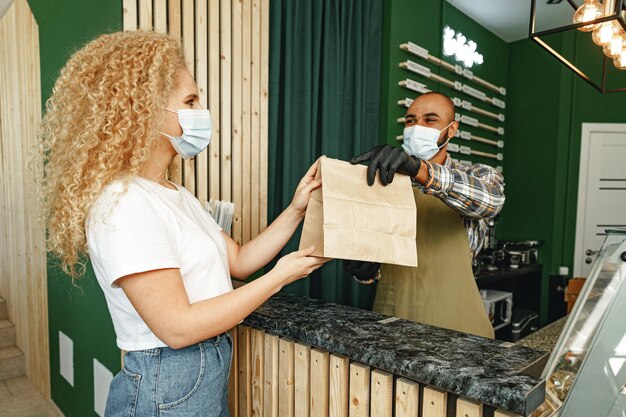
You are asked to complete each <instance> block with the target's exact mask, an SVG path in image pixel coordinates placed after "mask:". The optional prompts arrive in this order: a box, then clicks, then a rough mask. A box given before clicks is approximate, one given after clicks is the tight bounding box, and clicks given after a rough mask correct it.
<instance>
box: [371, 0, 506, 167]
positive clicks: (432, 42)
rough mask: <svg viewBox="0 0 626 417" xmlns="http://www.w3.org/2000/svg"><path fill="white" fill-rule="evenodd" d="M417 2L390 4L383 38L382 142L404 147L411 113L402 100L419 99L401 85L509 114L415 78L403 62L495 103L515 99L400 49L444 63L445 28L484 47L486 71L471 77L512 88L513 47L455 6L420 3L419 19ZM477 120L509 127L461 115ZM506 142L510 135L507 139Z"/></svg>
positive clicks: (436, 0) (441, 1)
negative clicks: (405, 121)
mask: <svg viewBox="0 0 626 417" xmlns="http://www.w3.org/2000/svg"><path fill="white" fill-rule="evenodd" d="M416 3H417V2H415V1H414V0H391V1H387V2H385V22H384V29H383V30H384V32H383V69H382V77H383V80H382V94H381V97H382V99H383V103H382V105H381V109H382V110H381V130H380V132H381V140H382V141H383V142H387V143H392V144H398V143H399V142H398V141H397V140H396V139H395V138H396V136H398V135H401V134H402V130H403V126H402V125H401V124H399V123H397V122H396V119H397V118H398V117H402V116H404V115H405V113H406V108H404V107H402V106H400V105H398V104H397V102H398V100H399V99H401V98H404V97H408V98H415V97H416V96H417V95H419V93H415V92H412V91H410V90H407V89H405V88H403V87H400V86H399V85H398V82H399V81H400V80H403V79H405V78H410V79H412V80H415V81H417V82H420V83H423V84H426V86H427V88H428V89H430V90H432V91H440V92H442V93H445V94H448V95H450V96H452V97H454V96H457V97H459V98H461V99H466V100H469V101H471V102H472V103H473V104H474V105H476V106H478V107H481V108H483V109H485V110H489V111H491V112H494V113H504V110H503V109H500V108H498V107H494V106H492V105H490V104H487V103H483V102H480V101H479V100H477V99H474V98H472V97H469V96H466V95H464V94H463V93H461V92H456V91H454V90H452V89H450V88H449V87H447V86H445V85H442V84H440V83H438V82H435V81H433V80H431V79H428V78H425V77H422V76H420V75H418V74H414V73H412V72H409V71H407V70H405V69H402V68H399V67H398V64H399V63H400V62H401V61H404V60H406V59H410V60H412V61H414V62H416V63H418V64H420V65H424V66H427V67H429V68H430V70H431V72H433V73H435V74H439V75H441V76H443V77H445V78H447V79H450V80H452V81H461V82H463V83H465V84H467V85H469V86H472V87H474V88H476V89H478V90H481V91H483V92H485V93H486V94H487V96H489V97H496V98H498V99H501V100H503V101H506V102H507V105H508V103H509V100H510V97H508V96H501V95H499V94H497V93H495V92H492V91H490V90H487V89H486V88H484V87H482V86H480V85H478V84H476V83H473V82H472V81H469V80H467V79H465V78H463V77H462V76H458V75H456V74H454V73H451V72H450V71H448V70H445V69H443V68H441V67H439V66H437V65H434V64H431V63H430V62H428V61H426V60H424V59H422V58H420V57H415V56H413V55H411V54H409V53H408V52H406V51H403V50H401V49H400V48H399V45H400V44H402V43H405V42H407V41H411V42H413V43H415V44H417V45H419V46H421V47H423V48H426V49H428V51H429V53H430V54H431V55H434V56H436V57H443V54H442V45H443V28H444V27H445V26H450V27H451V28H452V29H454V30H455V31H457V32H461V33H463V34H464V35H465V36H466V37H467V38H469V39H471V40H473V41H475V42H476V43H477V44H478V48H477V51H478V52H480V53H481V54H482V55H483V57H484V63H483V64H482V65H474V66H473V67H472V68H471V71H472V72H473V73H474V75H475V76H478V77H480V78H483V79H485V80H486V81H489V82H491V83H493V84H495V85H498V86H502V87H506V84H507V75H508V73H507V69H508V45H507V43H506V42H504V41H503V40H502V39H500V38H499V37H497V36H496V35H494V34H493V33H491V32H489V31H488V30H486V29H485V28H483V27H482V26H480V25H478V24H477V23H476V22H474V21H473V20H471V19H470V18H468V17H467V16H466V15H465V14H463V13H462V12H460V11H459V10H458V9H456V8H455V7H454V6H451V5H450V4H449V3H447V2H446V1H445V0H431V1H420V2H419V13H418V12H417V10H416V9H417V8H416ZM444 59H445V60H446V61H448V62H450V63H452V64H456V62H455V61H454V60H453V58H452V57H444ZM460 113H461V114H466V115H468V116H471V117H476V118H478V119H479V121H481V122H484V123H487V124H490V125H492V126H500V127H505V129H506V126H505V123H502V122H499V121H497V120H493V119H489V118H486V117H484V116H481V115H477V114H476V113H472V112H468V111H463V110H462V111H460ZM461 129H462V130H465V131H469V132H471V133H472V134H476V135H479V136H482V137H486V138H489V139H493V140H500V139H503V137H502V136H499V135H498V134H495V133H491V132H487V131H485V130H482V129H477V128H473V127H469V126H467V125H461ZM504 140H505V141H506V135H505V136H504ZM452 143H457V144H459V145H468V146H470V147H471V148H472V149H476V150H479V151H484V152H491V153H497V152H501V150H499V149H498V148H495V147H493V146H490V145H485V144H482V143H478V142H468V141H465V140H462V139H457V138H455V139H453V140H452ZM453 157H455V158H458V159H466V160H471V161H473V162H481V163H488V164H491V165H494V166H495V165H503V164H502V162H497V161H494V160H491V159H486V158H483V157H479V156H467V155H460V154H456V155H453Z"/></svg>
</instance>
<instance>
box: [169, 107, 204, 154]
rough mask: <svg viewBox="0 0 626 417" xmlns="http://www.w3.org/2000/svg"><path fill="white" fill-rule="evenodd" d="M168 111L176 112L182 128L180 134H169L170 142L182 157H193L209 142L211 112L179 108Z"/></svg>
mask: <svg viewBox="0 0 626 417" xmlns="http://www.w3.org/2000/svg"><path fill="white" fill-rule="evenodd" d="M165 110H167V111H169V112H172V113H176V114H178V123H179V124H180V127H182V128H183V135H182V136H170V135H168V134H167V133H164V132H161V133H163V134H164V135H165V136H167V137H168V138H169V139H170V143H171V144H172V146H173V147H174V149H175V150H176V152H178V154H179V155H180V156H181V157H182V158H183V159H189V158H193V157H194V156H196V155H198V154H199V153H200V152H202V151H203V150H205V149H206V148H207V146H209V143H211V132H212V131H213V126H212V124H211V113H210V112H209V111H208V110H205V109H179V110H177V111H173V110H170V109H165Z"/></svg>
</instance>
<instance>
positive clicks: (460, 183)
mask: <svg viewBox="0 0 626 417" xmlns="http://www.w3.org/2000/svg"><path fill="white" fill-rule="evenodd" d="M423 162H425V163H426V166H427V167H428V173H429V178H428V181H427V182H426V184H424V185H422V184H419V183H415V184H416V185H417V186H418V187H419V188H420V189H421V190H422V191H424V192H425V193H426V194H430V195H434V196H436V197H438V198H439V199H441V201H443V202H444V203H446V204H447V205H448V206H450V207H452V208H453V209H454V210H456V211H457V213H459V214H460V215H461V217H462V218H463V221H464V223H465V228H466V229H467V236H468V239H469V245H470V250H471V252H472V256H474V257H476V255H478V253H479V252H480V250H481V249H482V246H483V242H484V240H485V236H486V234H487V221H486V219H489V218H491V217H494V216H496V215H497V214H498V213H499V212H500V210H501V209H502V206H503V205H504V177H502V174H500V173H499V172H498V171H496V170H495V169H494V168H492V167H490V166H489V165H484V164H473V165H471V166H465V165H461V164H458V163H456V162H453V161H452V159H451V158H450V155H448V157H447V158H446V162H445V163H444V164H443V165H439V164H435V163H432V162H429V161H423Z"/></svg>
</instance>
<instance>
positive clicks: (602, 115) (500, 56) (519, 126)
mask: <svg viewBox="0 0 626 417" xmlns="http://www.w3.org/2000/svg"><path fill="white" fill-rule="evenodd" d="M468 1H469V0H468ZM416 3H417V2H415V1H412V0H390V1H388V2H386V3H385V6H386V10H385V27H384V35H383V36H384V44H383V69H382V74H383V82H382V94H381V97H382V99H383V103H382V106H381V109H382V111H381V141H383V142H387V143H394V144H397V143H398V142H397V141H396V140H395V137H396V136H397V135H399V134H401V132H402V126H401V125H399V124H398V123H397V122H396V119H397V118H398V117H401V116H403V115H404V114H405V111H406V110H405V109H404V108H403V107H401V106H399V105H398V104H397V100H398V98H399V97H404V96H406V97H411V94H413V97H414V96H416V95H418V94H417V93H411V92H409V91H408V90H405V89H403V88H402V87H399V86H398V85H397V83H398V81H399V80H401V79H403V78H406V77H409V78H411V79H414V80H415V81H418V82H422V83H425V84H426V85H427V86H428V88H429V89H431V90H434V91H441V92H444V93H447V94H450V93H452V95H457V96H459V97H461V98H467V99H469V100H470V101H472V102H473V103H474V104H475V105H478V106H480V107H483V108H485V109H487V110H491V111H494V112H496V113H505V115H506V122H505V123H504V124H500V126H504V127H505V135H504V139H503V140H504V142H505V147H504V149H503V151H502V152H503V154H504V161H502V162H500V163H497V162H496V163H494V161H493V160H487V159H484V158H480V157H466V156H461V157H459V156H458V155H457V154H453V155H452V156H453V157H457V158H459V159H469V160H472V161H474V162H481V163H489V164H491V165H496V164H499V165H502V167H503V168H504V178H505V183H506V187H505V193H506V203H505V205H504V208H503V210H502V214H501V216H500V219H499V223H498V227H497V234H498V237H499V238H500V239H507V240H508V239H514V240H523V239H541V240H545V242H546V244H545V246H544V247H543V248H541V252H540V256H541V262H542V263H543V264H544V274H543V286H542V294H541V299H542V311H541V313H542V315H541V322H542V324H546V321H547V303H548V276H549V275H553V274H557V273H558V268H559V266H567V267H569V269H570V271H572V269H573V252H574V241H575V233H576V230H575V227H576V204H577V194H578V169H579V160H580V134H581V126H582V123H584V122H606V123H611V122H619V123H624V122H626V112H625V111H624V105H625V104H626V93H613V94H604V95H603V94H600V93H599V92H597V91H596V90H595V89H593V88H592V87H591V86H590V85H589V84H587V83H586V82H585V81H583V80H582V79H581V78H580V77H578V76H575V75H574V74H573V72H572V71H571V70H569V69H568V68H566V67H565V66H564V65H563V64H561V63H560V62H558V61H557V60H556V59H555V58H554V57H552V56H551V55H550V54H549V53H548V52H547V51H545V50H544V49H543V48H541V47H540V46H539V45H537V44H536V43H534V42H533V41H531V40H529V39H524V40H521V41H518V42H513V43H510V44H507V43H506V42H504V41H502V40H501V39H500V38H499V37H497V36H496V35H494V34H493V33H491V32H489V31H488V30H486V29H485V28H483V27H482V26H480V25H478V24H477V23H476V22H474V21H473V20H471V19H470V18H468V17H467V16H465V15H464V14H463V13H461V12H460V11H459V10H457V9H456V8H454V7H453V6H451V5H450V4H448V3H447V2H445V0H433V1H428V2H427V1H420V2H419V12H417V9H416ZM529 12H530V11H529ZM445 25H449V26H450V27H452V28H453V29H455V30H457V31H461V32H462V33H463V34H464V35H466V36H467V37H468V38H470V39H472V40H474V41H476V43H477V44H478V51H479V52H481V53H482V54H483V55H484V58H485V62H484V64H482V65H480V66H478V67H476V66H475V67H473V68H472V69H471V70H472V71H473V72H474V74H475V75H476V76H479V77H481V78H484V79H485V80H487V81H490V82H492V83H494V84H496V85H501V86H504V87H506V88H507V95H506V98H503V99H504V100H505V101H506V111H503V110H500V109H497V108H494V107H490V106H489V105H485V104H483V103H479V102H478V100H476V99H472V98H469V97H467V96H464V95H463V94H460V93H455V92H453V91H450V89H448V88H447V87H445V86H440V85H439V83H436V82H433V81H430V80H427V79H426V78H423V77H420V76H419V75H416V74H411V73H410V72H408V71H406V70H403V69H400V68H398V63H399V62H400V61H402V60H405V59H407V58H408V59H411V60H413V61H415V62H417V63H419V64H422V65H426V66H428V67H429V68H430V69H431V71H433V72H434V73H437V74H440V75H442V76H444V77H446V78H450V79H457V80H459V81H462V82H465V83H466V84H468V85H471V86H476V85H475V84H473V83H472V82H468V81H465V80H464V79H463V78H460V77H457V78H454V77H453V76H452V75H451V73H450V72H448V71H446V70H443V69H440V68H439V67H438V66H435V65H430V64H427V63H426V61H424V60H422V59H421V58H418V57H412V56H411V55H409V54H408V53H406V52H404V51H402V50H400V49H399V47H398V46H399V44H401V43H403V42H406V41H407V40H410V41H412V42H414V43H416V44H418V45H420V46H422V47H424V48H426V49H428V50H429V52H430V53H431V54H432V55H434V56H437V57H442V53H441V49H442V31H443V27H444V26H445ZM588 37H589V34H583V33H579V32H576V31H573V32H571V33H566V34H563V35H561V34H559V35H553V36H552V37H551V38H550V41H551V42H552V43H551V44H552V45H553V46H555V47H556V48H557V49H558V50H560V51H561V52H562V53H563V54H564V55H565V56H566V57H568V58H569V59H572V60H574V61H575V62H576V63H577V64H579V65H581V66H582V68H583V70H584V71H589V73H590V74H594V75H597V73H593V72H592V70H594V69H595V70H597V67H598V65H589V62H591V63H592V64H593V63H596V62H599V58H600V56H601V55H600V54H601V52H600V49H599V48H598V47H596V46H595V45H593V44H592V43H591V42H589V40H588ZM595 59H598V61H596V60H595ZM448 61H449V62H452V61H451V60H448ZM622 75H625V74H622ZM621 81H623V83H622V84H621V85H622V86H623V85H626V76H625V77H623V78H621ZM613 87H615V84H613ZM479 89H480V90H482V91H485V92H486V93H487V95H489V96H495V97H498V98H502V97H500V96H498V95H497V94H494V93H492V92H489V91H488V90H486V89H484V88H479ZM464 113H465V114H468V115H469V116H472V117H477V118H478V119H479V120H481V121H484V122H485V123H490V124H494V125H497V123H494V122H493V121H490V120H488V119H484V118H481V116H476V115H475V114H472V113H471V112H464ZM461 129H463V130H468V131H470V132H472V133H476V134H479V135H481V136H484V137H489V138H491V139H499V138H498V136H497V135H487V134H485V133H484V131H482V130H474V129H472V128H468V127H467V126H465V125H461ZM452 143H458V144H461V145H463V144H467V145H469V146H471V147H472V149H477V150H481V151H487V152H494V148H493V147H491V146H489V145H482V144H478V143H475V142H470V143H467V142H465V141H463V140H460V139H453V141H452ZM496 152H497V151H496Z"/></svg>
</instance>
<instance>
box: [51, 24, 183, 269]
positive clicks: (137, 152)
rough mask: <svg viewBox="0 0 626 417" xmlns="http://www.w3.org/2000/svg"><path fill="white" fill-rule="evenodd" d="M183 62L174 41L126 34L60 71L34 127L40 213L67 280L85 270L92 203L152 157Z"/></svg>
mask: <svg viewBox="0 0 626 417" xmlns="http://www.w3.org/2000/svg"><path fill="white" fill-rule="evenodd" d="M184 65H185V61H184V57H183V53H182V49H181V47H180V44H179V42H178V41H177V40H175V39H173V38H171V37H169V36H167V35H162V34H158V33H155V32H147V31H132V32H117V33H111V34H105V35H101V36H100V37H98V38H96V39H95V40H93V41H91V42H89V43H88V44H87V45H86V46H85V47H83V48H82V49H80V50H79V51H77V52H76V53H74V54H73V55H72V57H71V58H70V59H69V60H68V62H67V64H66V65H65V67H64V68H63V69H62V70H61V72H60V75H59V78H58V79H57V80H56V83H55V85H54V88H53V90H52V95H51V97H50V99H49V100H48V101H47V103H46V111H45V115H44V116H43V121H42V125H41V131H40V136H41V139H42V142H41V143H42V145H43V146H41V151H42V153H41V156H42V157H43V159H44V163H45V169H44V178H43V179H42V182H43V190H44V192H43V195H42V198H43V200H44V201H43V206H44V210H45V211H44V213H43V216H44V218H45V221H46V224H47V227H48V237H47V244H48V250H49V251H50V252H51V253H52V254H54V255H56V256H57V257H58V258H59V260H60V261H61V264H62V267H63V270H64V272H65V273H66V274H68V275H69V276H70V277H72V278H73V279H76V278H78V277H80V276H81V275H82V273H83V272H84V259H85V255H86V253H87V243H86V236H85V220H86V218H87V215H88V213H89V209H90V208H91V205H92V203H93V202H94V200H95V199H96V198H97V197H98V196H99V194H100V193H101V192H102V190H103V189H104V187H106V186H107V185H109V184H110V183H111V182H112V181H113V180H115V179H117V178H121V177H126V178H128V177H129V175H134V174H137V173H138V172H139V170H140V169H141V167H142V165H143V164H144V162H145V161H146V159H147V158H148V157H149V156H150V151H151V149H152V146H153V141H154V140H155V138H157V135H158V133H157V124H158V120H157V119H158V116H159V114H160V113H161V112H162V108H163V107H164V106H165V105H166V102H167V98H168V96H169V94H170V92H171V90H172V88H173V87H174V86H175V84H176V82H177V74H178V72H179V71H180V70H181V68H184Z"/></svg>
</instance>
